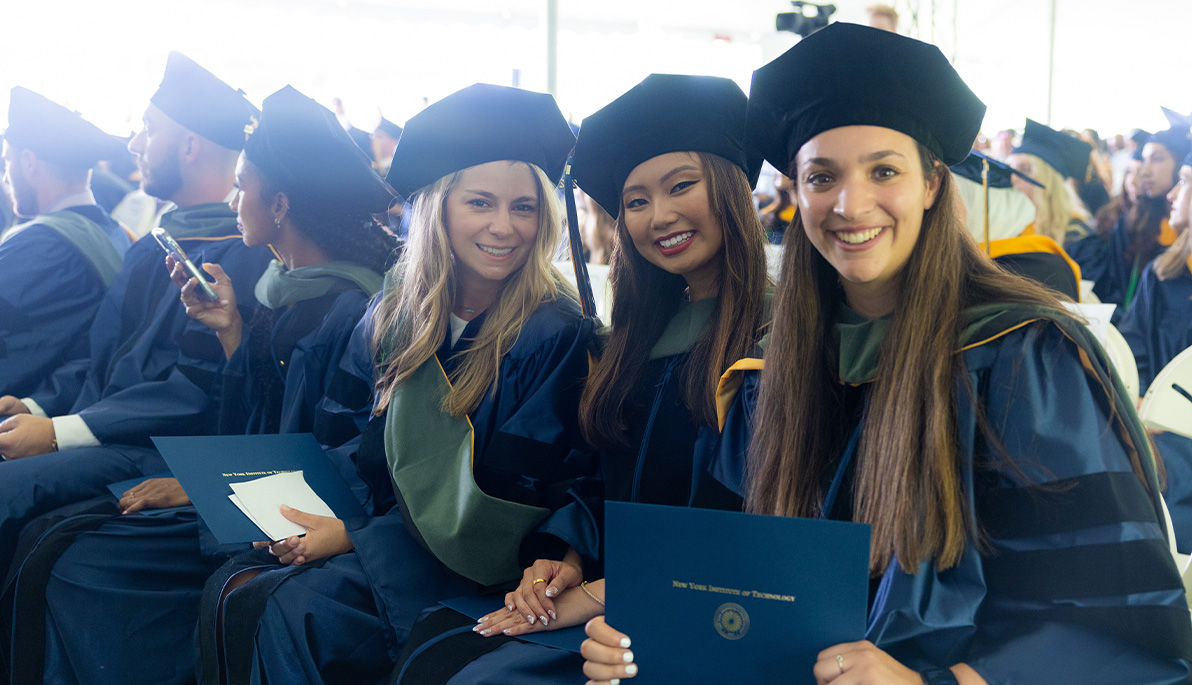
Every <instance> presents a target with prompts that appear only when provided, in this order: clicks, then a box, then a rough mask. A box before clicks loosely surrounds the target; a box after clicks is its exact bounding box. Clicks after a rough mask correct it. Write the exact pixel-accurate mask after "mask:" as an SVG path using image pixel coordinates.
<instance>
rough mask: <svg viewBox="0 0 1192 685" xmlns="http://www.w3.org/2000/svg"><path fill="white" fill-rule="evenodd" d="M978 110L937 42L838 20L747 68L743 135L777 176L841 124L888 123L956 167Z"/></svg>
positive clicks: (977, 123)
mask: <svg viewBox="0 0 1192 685" xmlns="http://www.w3.org/2000/svg"><path fill="white" fill-rule="evenodd" d="M984 116H985V104H984V103H982V102H981V101H980V100H979V99H978V98H977V96H976V95H974V94H973V91H971V90H969V87H968V86H967V85H965V83H964V81H963V80H961V78H960V75H959V74H957V73H956V70H955V69H953V68H952V65H951V64H949V63H948V60H947V58H946V57H944V54H943V53H942V52H940V50H939V48H937V47H935V46H934V45H930V44H928V43H923V42H921V41H917V40H915V39H913V38H907V37H906V36H900V35H898V34H896V33H890V32H889V31H882V30H881V29H875V28H870V27H868V26H860V25H858V24H846V23H843V22H836V23H834V24H831V25H829V26H828V27H827V28H824V29H821V30H819V31H816V32H815V33H813V34H811V35H810V36H808V37H806V38H804V39H802V40H800V41H799V42H798V43H796V44H795V46H794V47H792V48H791V49H790V50H787V51H786V52H785V53H783V54H782V55H780V56H779V57H778V58H776V59H775V60H774V61H772V62H770V63H769V64H767V65H765V66H763V67H762V68H760V69H758V70H757V71H755V72H753V85H752V86H751V87H750V90H749V119H748V127H749V138H750V140H751V141H753V143H754V144H755V145H756V146H757V147H758V148H760V149H761V151H762V153H763V154H764V155H765V157H766V160H767V161H769V162H770V163H771V164H773V165H774V166H775V167H776V168H777V169H778V170H779V171H782V172H783V173H787V172H788V171H789V170H790V168H791V164H792V163H793V162H794V159H795V155H796V154H797V153H798V151H799V148H801V147H803V144H804V143H806V142H807V141H809V140H811V139H812V138H814V137H815V136H817V135H819V134H820V133H823V132H824V131H828V130H831V129H834V128H839V127H842V126H882V127H885V128H890V129H894V130H895V131H900V132H902V133H905V134H906V135H908V136H910V137H911V138H914V139H915V140H916V141H918V142H919V143H921V144H923V145H924V146H925V147H926V148H927V149H928V150H931V152H932V153H934V154H935V155H936V156H937V157H939V158H940V159H941V160H943V162H944V163H945V164H956V163H957V162H960V161H962V160H963V159H964V158H965V157H966V156H968V153H969V150H970V149H972V146H973V141H974V140H975V139H976V138H977V133H978V132H979V130H980V128H981V119H982V118H984Z"/></svg>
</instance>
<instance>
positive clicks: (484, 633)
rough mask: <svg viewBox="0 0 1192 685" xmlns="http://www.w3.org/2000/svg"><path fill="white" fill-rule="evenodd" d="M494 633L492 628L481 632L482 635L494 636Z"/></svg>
mask: <svg viewBox="0 0 1192 685" xmlns="http://www.w3.org/2000/svg"><path fill="white" fill-rule="evenodd" d="M492 632H493V629H492V628H488V629H486V630H482V631H480V634H481V635H492Z"/></svg>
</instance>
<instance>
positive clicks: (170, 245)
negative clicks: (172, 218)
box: [153, 226, 219, 302]
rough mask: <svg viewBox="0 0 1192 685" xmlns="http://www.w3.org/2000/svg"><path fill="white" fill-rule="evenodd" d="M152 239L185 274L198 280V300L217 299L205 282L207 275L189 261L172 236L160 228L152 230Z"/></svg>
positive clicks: (212, 300) (210, 300)
mask: <svg viewBox="0 0 1192 685" xmlns="http://www.w3.org/2000/svg"><path fill="white" fill-rule="evenodd" d="M153 238H154V240H156V241H157V244H158V245H161V249H163V250H165V251H166V254H168V255H170V256H172V257H173V258H174V261H176V262H178V263H179V264H181V265H182V268H183V269H186V273H188V274H190V275H191V277H193V278H197V279H198V280H199V287H198V288H197V289H196V292H195V295H196V296H197V297H198V298H199V299H200V300H206V301H207V302H214V301H216V300H218V299H219V295H216V294H215V290H213V289H212V288H211V284H210V283H208V282H207V275H206V274H204V273H203V272H202V271H199V268H198V267H197V266H195V263H194V262H192V261H190V258H189V257H187V256H186V253H185V252H183V251H182V246H181V245H179V244H178V241H176V240H174V237H173V236H171V235H170V234H169V233H167V232H166V229H164V228H161V227H160V226H159V227H157V228H155V229H153Z"/></svg>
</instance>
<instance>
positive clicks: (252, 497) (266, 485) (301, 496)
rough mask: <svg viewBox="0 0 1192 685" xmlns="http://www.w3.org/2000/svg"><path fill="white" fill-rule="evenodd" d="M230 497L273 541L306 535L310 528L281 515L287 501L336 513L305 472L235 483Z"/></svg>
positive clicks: (312, 511)
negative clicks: (307, 482)
mask: <svg viewBox="0 0 1192 685" xmlns="http://www.w3.org/2000/svg"><path fill="white" fill-rule="evenodd" d="M231 486H232V492H234V493H236V494H234V495H229V496H228V498H229V499H231V500H232V502H233V503H234V504H235V505H236V506H237V507H239V508H240V510H241V511H243V512H244V514H245V515H246V516H248V518H249V519H251V520H252V522H253V523H255V524H257V527H258V528H260V529H261V531H262V532H264V534H265V537H266V538H267V539H269V540H282V539H285V538H288V537H291V536H294V535H305V534H306V528H305V527H303V526H300V525H298V524H297V523H294V522H293V521H290V520H289V519H287V518H286V517H284V516H282V515H281V506H282V505H283V504H284V505H286V506H289V507H290V508H291V509H298V510H299V511H304V512H306V513H308V514H315V515H317V516H331V517H334V516H335V512H333V511H331V508H330V507H328V506H327V503H326V502H324V501H323V499H322V498H321V497H319V496H318V495H316V494H315V491H314V490H311V488H310V486H309V485H307V484H306V479H305V478H304V477H303V476H302V472H301V471H291V472H289V473H277V474H274V475H272V476H265V477H264V478H257V479H256V480H250V481H245V482H243V483H232V484H231Z"/></svg>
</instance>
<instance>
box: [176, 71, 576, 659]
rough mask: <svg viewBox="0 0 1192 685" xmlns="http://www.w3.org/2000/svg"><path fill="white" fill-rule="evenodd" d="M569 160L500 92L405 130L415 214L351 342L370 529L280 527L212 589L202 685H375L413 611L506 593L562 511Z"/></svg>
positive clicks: (547, 131)
mask: <svg viewBox="0 0 1192 685" xmlns="http://www.w3.org/2000/svg"><path fill="white" fill-rule="evenodd" d="M574 143H575V138H574V136H573V135H572V133H571V129H570V128H569V127H568V126H567V122H566V120H565V119H564V118H563V115H562V113H561V112H559V109H558V106H557V105H556V104H555V102H554V99H553V98H552V97H551V96H549V95H543V94H540V93H531V92H528V91H523V90H518V89H515V88H505V87H501V86H490V85H483V84H478V85H475V86H471V87H468V88H465V89H464V90H461V91H459V92H457V93H454V94H452V95H449V96H447V98H445V99H443V100H441V101H439V102H437V103H435V104H433V105H431V106H429V107H427V108H426V109H424V110H423V111H422V112H420V113H419V114H418V115H416V116H414V117H413V118H411V119H410V120H409V122H407V125H406V128H405V131H404V132H403V134H402V139H401V142H400V143H399V144H398V147H397V152H396V153H395V155H394V159H393V165H392V167H391V168H390V170H389V175H388V177H387V180H388V181H389V183H390V184H391V185H392V186H393V188H394V189H395V190H396V191H397V192H398V193H400V194H401V195H402V196H403V197H405V198H407V199H412V200H413V206H414V211H413V216H412V219H411V221H412V223H411V230H410V240H409V242H408V243H407V245H406V248H405V250H404V251H403V254H402V257H401V259H400V261H399V262H398V263H397V265H396V266H395V267H394V268H393V270H392V271H390V273H389V276H388V277H387V279H386V283H385V286H384V288H383V294H382V295H380V299H379V300H378V302H377V304H376V305H375V307H374V308H373V310H372V314H371V318H370V319H366V320H364V321H362V322H361V324H360V326H361V327H364V329H365V330H366V331H370V332H372V333H373V338H372V342H373V343H374V345H375V347H373V348H372V349H371V350H366V351H364V356H365V357H366V358H367V359H370V360H375V361H376V362H377V363H378V366H377V369H376V372H375V376H376V377H378V378H379V381H378V382H377V384H376V387H377V400H376V403H375V409H374V417H373V419H372V420H371V421H370V422H369V423H368V425H367V426H366V428H365V430H364V434H363V435H362V436H361V440H360V445H359V450H358V451H357V452H356V453H355V460H356V462H355V463H356V467H357V469H358V471H359V473H358V476H357V478H358V480H359V481H362V482H364V483H367V484H368V485H369V487H370V488H371V494H372V501H371V506H372V512H371V513H372V516H369V517H365V518H362V519H353V520H348V521H342V520H339V519H336V518H330V517H321V516H314V515H310V514H305V513H303V512H298V511H291V512H289V513H287V514H286V515H287V517H289V518H290V519H291V520H293V521H296V522H298V523H300V524H302V525H303V526H306V528H307V529H308V532H307V533H306V535H305V537H301V538H299V537H292V538H287V539H286V540H282V541H278V542H274V543H268V542H263V543H258V547H259V548H260V549H258V550H256V551H255V552H253V553H248V554H243V555H240V556H237V557H235V558H233V559H232V560H231V561H229V562H228V563H227V564H226V565H225V566H224V567H223V568H221V569H220V570H219V571H218V572H217V573H216V574H215V575H213V576H212V577H211V578H210V579H209V580H208V582H207V585H206V588H205V591H204V596H203V601H202V605H201V609H200V610H201V612H202V613H201V614H200V623H199V634H200V639H199V644H200V647H201V650H202V662H201V663H200V674H199V675H200V682H203V683H207V682H212V683H214V682H218V681H219V679H220V678H221V677H226V678H227V681H228V682H234V683H250V682H271V683H274V682H276V683H283V682H284V683H297V682H309V683H321V682H328V681H330V682H351V683H376V682H383V681H384V680H385V679H386V678H387V677H388V675H389V673H390V672H391V671H392V670H393V664H394V661H395V660H396V658H397V656H398V655H399V654H400V650H401V648H402V646H403V644H404V642H405V640H406V637H407V636H408V635H409V631H410V628H411V627H412V626H413V624H414V621H415V619H416V618H417V617H418V615H419V614H420V613H421V612H422V610H423V609H425V608H426V607H428V606H431V605H433V604H435V603H436V602H438V601H439V600H442V599H447V598H450V597H456V596H459V595H462V594H465V593H470V592H480V591H481V590H483V589H484V588H485V587H487V586H491V585H498V584H504V583H508V582H510V581H514V580H516V579H517V578H518V577H519V576H520V575H521V565H520V563H519V561H518V559H517V549H518V546H519V545H520V543H521V541H522V539H523V537H524V536H525V535H526V534H528V533H529V532H531V531H533V530H534V529H535V528H536V527H537V525H538V524H539V523H540V522H541V521H542V520H543V519H545V518H546V517H547V516H548V515H549V514H550V513H551V511H554V510H556V509H558V508H560V507H561V506H563V505H565V504H567V503H569V502H571V501H573V500H574V498H575V496H574V495H572V494H570V493H569V490H570V485H571V483H572V481H574V480H575V479H576V478H578V477H580V476H583V475H586V474H588V473H589V472H590V469H591V467H590V465H589V463H588V460H587V459H582V457H583V454H582V453H579V456H580V457H581V459H580V460H578V461H576V462H573V461H572V460H571V459H569V458H568V457H569V455H571V454H572V453H573V452H575V450H576V448H577V447H580V446H581V441H580V436H579V428H578V426H577V425H576V424H577V416H578V404H579V394H580V390H581V386H582V381H583V379H584V377H585V376H586V375H587V370H588V350H589V347H590V344H591V342H592V335H593V331H592V329H593V327H594V325H593V321H592V320H591V319H587V318H583V317H581V315H580V312H579V308H578V304H577V299H576V294H575V291H574V290H573V289H572V288H571V287H570V286H569V285H568V284H567V282H566V280H565V279H564V278H563V276H562V275H561V274H560V273H558V272H557V271H556V270H555V268H554V267H553V266H552V265H551V263H550V260H551V258H552V257H553V255H554V254H555V248H556V246H557V244H558V240H559V237H560V233H561V230H560V229H561V227H562V221H561V216H560V212H559V200H558V194H557V193H556V191H555V183H556V180H557V178H558V177H559V176H561V175H562V171H563V166H564V163H565V161H566V159H567V154H568V152H569V151H570V150H571V148H572V146H573V145H574ZM356 339H357V340H358V339H359V338H356ZM353 354H355V352H353ZM368 375H369V377H370V378H369V380H370V381H371V377H372V376H373V375H374V374H373V373H368Z"/></svg>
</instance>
